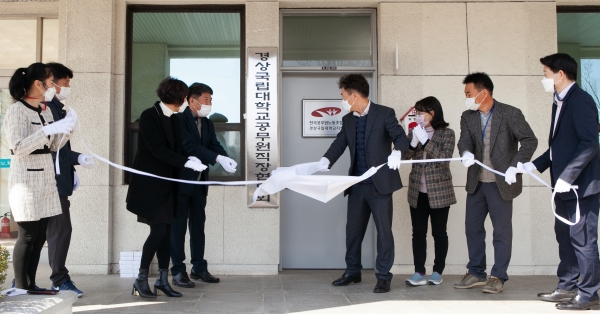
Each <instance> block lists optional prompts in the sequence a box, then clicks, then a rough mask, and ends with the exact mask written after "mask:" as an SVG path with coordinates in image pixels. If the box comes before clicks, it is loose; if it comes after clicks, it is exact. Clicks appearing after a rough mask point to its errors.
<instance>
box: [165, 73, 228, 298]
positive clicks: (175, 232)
mask: <svg viewBox="0 0 600 314" xmlns="http://www.w3.org/2000/svg"><path fill="white" fill-rule="evenodd" d="M212 94H213V91H212V89H211V88H210V87H209V86H208V85H206V84H202V83H194V84H192V85H191V86H190V87H189V93H188V104H189V107H188V108H186V109H185V110H184V111H183V113H182V114H179V115H177V117H178V118H179V119H180V122H181V135H182V138H183V149H184V151H185V152H186V154H188V155H190V156H195V157H197V158H198V159H200V160H201V161H202V163H203V164H205V165H208V164H211V165H214V164H215V163H219V164H220V165H221V167H223V169H224V170H225V171H227V172H229V173H234V172H235V171H236V167H237V163H236V162H235V161H234V160H233V159H231V158H229V157H227V153H226V152H225V150H224V149H223V147H222V146H221V143H219V141H218V140H217V136H216V133H215V127H214V125H213V123H212V122H211V121H210V120H209V119H208V118H206V117H207V116H208V114H209V113H210V111H211V108H212ZM181 179H183V180H193V181H207V180H208V170H205V171H202V172H201V173H200V174H198V172H195V171H193V170H189V169H185V170H183V171H182V172H181ZM207 194H208V186H207V185H193V184H185V183H181V184H180V185H179V196H178V199H177V216H176V217H175V218H174V219H173V224H172V227H171V261H172V263H173V266H172V267H171V274H172V275H173V284H174V285H176V286H180V287H184V288H192V287H194V286H195V284H194V282H192V281H191V280H190V279H189V277H188V275H187V272H186V269H185V263H184V260H185V248H184V246H185V233H186V229H187V224H188V223H189V228H190V251H191V255H192V259H191V263H192V270H191V273H190V276H191V277H192V279H196V280H202V281H203V282H208V283H217V282H219V281H220V280H219V278H216V277H214V276H213V275H211V274H210V273H209V272H208V268H207V262H206V260H205V259H204V242H205V237H204V223H205V221H206V214H205V212H204V208H205V207H206V197H207Z"/></svg>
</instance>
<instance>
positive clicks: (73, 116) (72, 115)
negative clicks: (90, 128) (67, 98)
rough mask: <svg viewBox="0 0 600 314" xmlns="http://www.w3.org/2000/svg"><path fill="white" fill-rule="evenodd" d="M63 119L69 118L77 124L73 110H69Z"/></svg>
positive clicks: (76, 117)
mask: <svg viewBox="0 0 600 314" xmlns="http://www.w3.org/2000/svg"><path fill="white" fill-rule="evenodd" d="M65 118H71V119H73V122H77V119H79V117H78V116H77V112H75V109H73V108H71V109H69V112H67V116H66V117H65Z"/></svg>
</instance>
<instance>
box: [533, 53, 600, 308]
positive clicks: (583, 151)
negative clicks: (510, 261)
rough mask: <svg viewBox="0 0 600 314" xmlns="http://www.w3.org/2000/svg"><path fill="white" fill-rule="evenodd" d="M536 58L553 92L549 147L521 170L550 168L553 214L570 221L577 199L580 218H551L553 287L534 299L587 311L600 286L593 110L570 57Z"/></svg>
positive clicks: (599, 176) (599, 162)
mask: <svg viewBox="0 0 600 314" xmlns="http://www.w3.org/2000/svg"><path fill="white" fill-rule="evenodd" d="M540 62H541V63H542V64H543V66H544V79H543V80H542V83H543V84H544V88H545V89H546V91H547V92H553V93H554V104H553V105H552V122H551V125H550V134H549V136H548V146H549V148H548V150H546V151H545V152H544V153H543V154H542V155H541V156H540V157H538V158H537V159H535V160H534V161H533V162H532V163H526V164H524V165H523V166H522V168H525V169H527V170H529V171H533V170H534V169H537V170H538V171H539V172H544V171H545V170H546V169H550V177H551V179H552V185H553V186H554V191H555V192H556V193H557V196H556V198H555V199H554V202H555V203H556V214H558V215H560V216H562V217H563V218H566V219H568V220H570V221H571V222H574V221H575V219H576V218H575V216H576V214H575V213H576V205H577V201H579V210H580V212H581V218H580V221H579V222H578V223H576V224H574V225H572V226H569V225H568V224H566V223H564V222H562V221H560V220H558V219H555V220H554V231H555V233H556V241H557V242H558V255H559V257H560V263H559V264H558V269H557V271H556V273H557V275H558V286H557V288H556V289H555V290H554V291H553V292H550V293H540V294H538V297H539V298H540V299H542V300H544V301H551V302H560V303H558V304H556V307H557V308H558V309H568V310H586V309H589V308H590V307H592V306H596V305H598V304H599V302H598V294H597V291H598V289H600V259H599V257H598V244H597V240H598V207H600V202H599V199H598V197H599V193H600V156H599V154H598V111H597V110H596V104H595V103H594V100H593V99H592V97H591V96H590V95H589V94H588V93H587V92H585V91H584V90H583V89H581V88H580V87H579V86H578V85H577V83H576V82H575V80H576V79H577V62H576V61H575V60H574V59H573V58H571V56H569V55H567V54H564V53H557V54H553V55H549V56H546V57H544V58H542V59H540ZM572 186H578V189H577V193H578V194H579V199H577V196H576V195H575V193H574V192H572V191H571V187H572ZM578 280H579V281H578Z"/></svg>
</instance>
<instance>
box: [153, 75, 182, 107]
mask: <svg viewBox="0 0 600 314" xmlns="http://www.w3.org/2000/svg"><path fill="white" fill-rule="evenodd" d="M187 94H188V87H187V85H185V83H184V82H183V81H181V80H178V79H176V78H174V77H172V76H167V78H165V79H164V80H162V82H160V84H159V85H158V88H157V89H156V95H157V96H158V98H159V99H160V101H162V102H163V103H165V104H169V105H175V106H181V105H182V104H183V103H184V102H185V97H186V96H187Z"/></svg>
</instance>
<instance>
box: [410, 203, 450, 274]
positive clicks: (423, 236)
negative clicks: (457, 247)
mask: <svg viewBox="0 0 600 314" xmlns="http://www.w3.org/2000/svg"><path fill="white" fill-rule="evenodd" d="M449 211H450V207H444V208H431V207H429V198H428V197H427V193H421V192H419V198H418V199H417V208H414V207H411V208H410V219H411V221H412V232H413V234H412V249H413V258H414V263H415V272H418V273H423V274H424V273H425V260H426V259H427V226H428V225H429V217H431V235H432V236H433V240H434V243H435V260H434V261H433V271H435V272H438V273H440V274H441V273H442V272H443V271H444V268H445V267H446V255H448V233H446V225H447V224H448V212H449Z"/></svg>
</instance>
